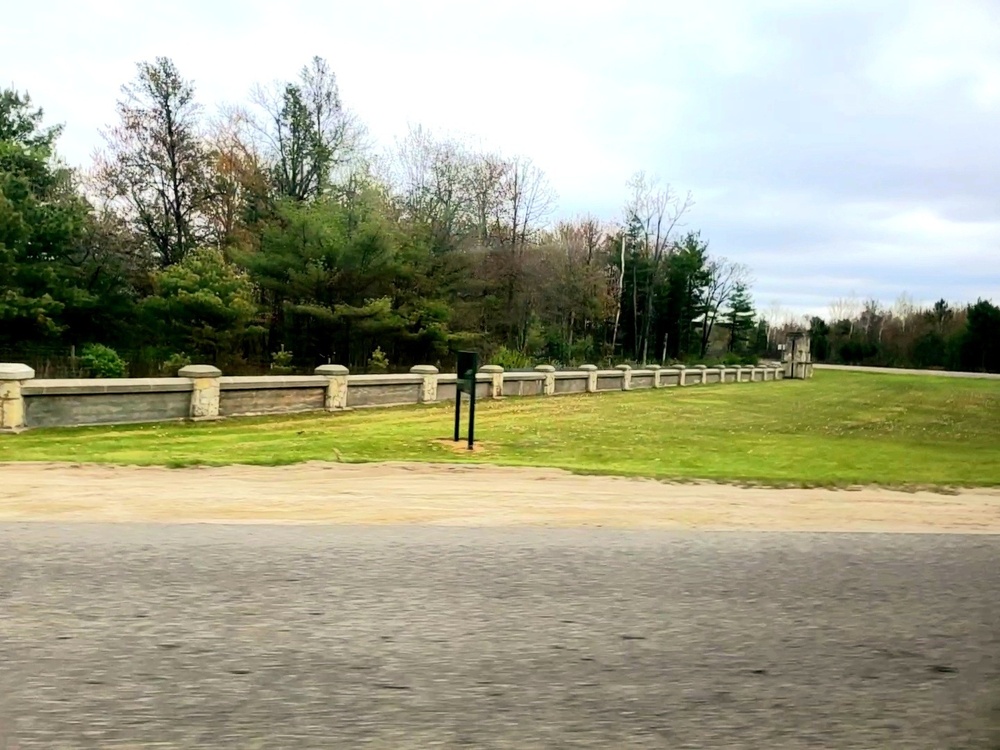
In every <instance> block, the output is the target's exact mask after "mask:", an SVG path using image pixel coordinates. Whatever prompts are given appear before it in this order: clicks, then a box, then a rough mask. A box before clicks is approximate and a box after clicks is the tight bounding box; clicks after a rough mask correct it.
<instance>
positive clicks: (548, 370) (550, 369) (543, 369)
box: [535, 365, 556, 372]
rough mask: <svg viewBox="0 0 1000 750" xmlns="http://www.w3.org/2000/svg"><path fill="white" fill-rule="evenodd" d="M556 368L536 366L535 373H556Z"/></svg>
mask: <svg viewBox="0 0 1000 750" xmlns="http://www.w3.org/2000/svg"><path fill="white" fill-rule="evenodd" d="M555 371H556V368H555V367H553V366H552V365H535V372H555Z"/></svg>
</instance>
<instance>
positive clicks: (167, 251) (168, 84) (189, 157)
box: [95, 57, 211, 266]
mask: <svg viewBox="0 0 1000 750" xmlns="http://www.w3.org/2000/svg"><path fill="white" fill-rule="evenodd" d="M138 69H139V72H138V75H137V77H136V78H135V80H134V81H133V82H132V83H129V84H126V85H125V86H123V87H122V92H123V94H124V98H123V99H121V100H120V101H119V102H118V116H119V123H118V124H117V125H116V126H115V127H113V128H112V129H111V130H110V131H107V132H105V133H104V138H105V141H106V143H107V150H106V151H105V152H103V153H99V154H98V155H97V156H96V162H97V164H96V170H95V180H96V184H97V186H98V190H99V191H100V192H101V194H102V195H103V196H104V197H105V198H107V199H108V200H110V201H111V202H112V203H113V204H115V205H117V206H118V207H119V208H120V209H123V210H124V213H125V215H126V216H127V217H128V220H129V222H130V224H131V226H132V227H133V228H134V230H135V231H136V232H137V233H138V234H139V235H141V236H142V237H144V238H145V240H146V242H147V243H148V245H149V247H150V250H151V251H152V253H153V255H154V256H155V258H156V259H157V261H158V263H160V264H161V265H163V266H168V265H171V264H173V263H176V262H177V261H179V260H180V259H181V258H183V257H184V255H185V254H186V253H187V252H188V251H189V250H191V249H192V248H194V247H195V246H197V245H198V244H199V243H200V242H202V241H203V240H204V239H205V236H206V226H205V222H204V216H203V211H204V210H205V208H206V206H207V204H208V202H209V201H210V199H211V186H210V179H209V176H210V165H209V162H210V158H209V155H208V152H207V149H206V148H205V146H204V143H203V142H202V140H201V132H200V128H201V122H200V116H201V108H200V107H199V106H198V104H197V103H196V102H195V98H194V85H193V84H192V83H191V82H190V81H188V80H186V79H185V78H183V77H182V76H181V74H180V72H179V71H178V70H177V68H176V67H175V65H174V63H173V62H172V61H171V60H169V59H168V58H165V57H159V58H157V59H156V60H155V61H154V62H151V63H150V62H142V63H139V65H138Z"/></svg>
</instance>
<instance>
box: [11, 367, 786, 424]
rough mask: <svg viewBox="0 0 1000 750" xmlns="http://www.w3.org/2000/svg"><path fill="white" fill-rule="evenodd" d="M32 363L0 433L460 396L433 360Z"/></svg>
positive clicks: (14, 383) (553, 379)
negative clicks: (41, 367) (119, 370)
mask: <svg viewBox="0 0 1000 750" xmlns="http://www.w3.org/2000/svg"><path fill="white" fill-rule="evenodd" d="M34 375H35V373H34V371H33V370H32V369H31V368H30V367H26V366H24V365H20V364H5V363H0V432H20V431H22V430H25V429H30V428H34V427H66V426H78V425H101V424H134V423H139V422H165V421H170V420H184V419H188V420H194V421H199V420H213V419H222V418H225V417H239V416H253V415H265V414H293V413H296V412H311V411H327V412H340V411H345V410H347V409H360V408H369V407H380V406H396V405H402V404H420V403H434V402H440V401H453V400H454V399H455V393H456V375H454V374H449V373H439V372H438V371H437V369H436V368H434V367H431V366H429V365H422V366H419V367H414V368H413V369H412V371H411V372H410V373H408V374H402V375H351V374H350V373H349V372H348V371H347V368H346V367H341V366H340V365H323V366H322V367H318V368H316V374H315V375H308V376H270V377H238V378H237V377H224V376H223V375H222V373H221V372H220V371H219V370H217V369H216V368H214V367H211V366H208V365H192V366H189V367H185V368H183V369H181V371H180V372H179V373H178V377H176V378H120V379H97V380H36V379H35V377H34ZM785 377H787V375H786V371H785V369H784V368H783V367H780V366H779V367H772V366H766V367H704V366H699V367H692V368H684V367H676V368H660V367H655V366H654V367H649V368H644V369H636V370H633V369H632V368H630V367H628V366H625V365H621V366H619V367H617V368H615V369H613V370H600V369H598V368H597V367H595V366H594V365H584V366H583V367H581V368H580V369H578V370H558V371H557V370H556V369H555V368H553V367H550V366H547V365H541V366H539V367H537V368H535V370H534V371H527V372H520V371H518V372H504V371H503V368H500V367H497V366H495V365H489V366H486V367H483V368H482V369H481V371H480V373H479V375H478V376H477V382H476V395H477V398H479V399H496V398H507V397H548V396H555V395H562V394H574V393H601V392H608V391H631V390H641V389H649V388H675V387H688V386H698V385H709V384H712V383H751V382H764V381H774V380H782V379H784V378H785Z"/></svg>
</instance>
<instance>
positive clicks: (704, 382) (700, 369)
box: [694, 365, 708, 385]
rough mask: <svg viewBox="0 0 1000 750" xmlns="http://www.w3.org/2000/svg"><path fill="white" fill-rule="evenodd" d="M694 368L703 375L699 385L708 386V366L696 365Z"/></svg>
mask: <svg viewBox="0 0 1000 750" xmlns="http://www.w3.org/2000/svg"><path fill="white" fill-rule="evenodd" d="M694 368H695V369H696V370H697V371H698V372H699V373H700V374H701V380H699V381H698V385H707V384H708V377H707V376H706V374H705V373H706V371H707V370H708V365H695V366H694Z"/></svg>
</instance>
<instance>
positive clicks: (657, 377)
mask: <svg viewBox="0 0 1000 750" xmlns="http://www.w3.org/2000/svg"><path fill="white" fill-rule="evenodd" d="M646 369H647V370H652V371H653V387H654V388H661V387H662V386H661V384H660V370H661V369H663V368H661V367H660V366H659V365H649V367H647V368H646Z"/></svg>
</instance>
